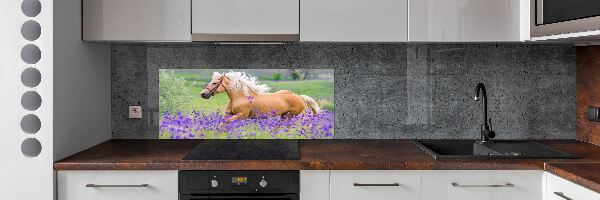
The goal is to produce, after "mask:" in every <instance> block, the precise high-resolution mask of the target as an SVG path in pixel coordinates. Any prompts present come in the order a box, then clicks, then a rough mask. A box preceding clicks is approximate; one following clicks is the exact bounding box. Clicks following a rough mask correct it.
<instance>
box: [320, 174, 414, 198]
mask: <svg viewBox="0 0 600 200" xmlns="http://www.w3.org/2000/svg"><path fill="white" fill-rule="evenodd" d="M420 182H421V180H420V172H419V171H374V170H369V171H362V170H353V171H345V170H334V171H331V182H330V184H331V185H330V188H331V200H365V199H373V200H401V199H407V200H408V199H411V200H414V199H419V193H420V185H421V183H420Z"/></svg>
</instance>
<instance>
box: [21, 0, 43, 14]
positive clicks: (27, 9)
mask: <svg viewBox="0 0 600 200" xmlns="http://www.w3.org/2000/svg"><path fill="white" fill-rule="evenodd" d="M21 11H22V12H23V14H25V16H27V17H35V16H37V15H38V14H40V12H41V11H42V3H40V1H39V0H24V1H23V3H21Z"/></svg>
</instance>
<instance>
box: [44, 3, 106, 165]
mask: <svg viewBox="0 0 600 200" xmlns="http://www.w3.org/2000/svg"><path fill="white" fill-rule="evenodd" d="M110 55H111V54H110V45H108V44H98V43H84V42H82V40H81V0H56V1H54V160H60V159H62V158H64V157H67V156H69V155H72V154H74V153H77V152H79V151H81V150H84V149H86V148H89V147H91V146H94V145H96V144H99V143H101V142H103V141H106V140H109V139H110V138H111V128H110V123H111V104H110V101H111V97H110V91H111V90H110V88H111V83H110V81H111V75H110V73H111V70H110V69H111V66H110Z"/></svg>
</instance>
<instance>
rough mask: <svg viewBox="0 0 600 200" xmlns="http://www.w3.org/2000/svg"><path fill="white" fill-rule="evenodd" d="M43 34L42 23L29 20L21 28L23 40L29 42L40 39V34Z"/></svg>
mask: <svg viewBox="0 0 600 200" xmlns="http://www.w3.org/2000/svg"><path fill="white" fill-rule="evenodd" d="M41 33H42V27H40V23H38V22H36V21H33V20H29V21H26V22H25V23H23V25H22V26H21V35H22V36H23V38H25V39H26V40H29V41H34V40H37V39H38V38H40V34H41Z"/></svg>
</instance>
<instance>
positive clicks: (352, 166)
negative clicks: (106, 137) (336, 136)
mask: <svg viewBox="0 0 600 200" xmlns="http://www.w3.org/2000/svg"><path fill="white" fill-rule="evenodd" d="M537 142H539V143H541V144H544V145H548V146H550V147H553V148H556V149H559V150H562V151H565V152H568V153H571V154H574V155H576V156H579V157H581V159H575V160H573V159H570V160H560V159H553V160H540V159H479V160H474V159H456V160H435V159H433V158H432V157H431V156H429V155H427V154H425V152H423V151H422V150H420V149H419V148H417V147H416V146H414V145H413V144H411V143H410V141H409V140H302V141H300V160H262V161H261V160H220V161H215V160H204V161H186V160H182V158H183V157H184V156H185V155H186V154H187V153H188V152H190V151H192V149H194V147H195V146H196V145H197V144H198V141H195V140H110V141H107V142H104V143H102V144H99V145H97V146H95V147H92V148H90V149H87V150H85V151H82V152H80V153H77V154H75V155H73V156H70V157H68V158H65V159H63V160H60V161H58V162H56V163H55V164H54V169H55V170H307V169H313V170H361V169H363V170H377V169H389V170H391V169H405V170H501V169H506V170H542V169H544V163H548V162H552V163H555V162H600V146H597V145H592V144H588V143H584V142H581V141H577V140H541V141H537Z"/></svg>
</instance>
